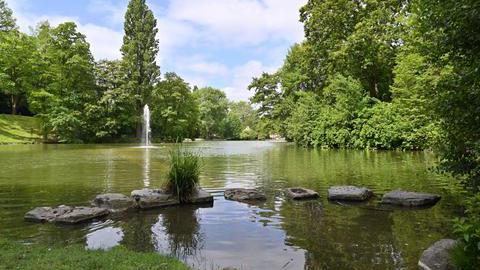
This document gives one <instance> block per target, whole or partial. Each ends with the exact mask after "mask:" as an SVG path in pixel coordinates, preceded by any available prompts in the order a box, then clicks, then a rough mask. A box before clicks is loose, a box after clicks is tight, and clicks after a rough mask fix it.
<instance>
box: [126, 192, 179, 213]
mask: <svg viewBox="0 0 480 270" xmlns="http://www.w3.org/2000/svg"><path fill="white" fill-rule="evenodd" d="M131 197H132V199H133V202H134V206H135V207H136V208H140V209H148V208H154V207H163V206H169V205H175V204H180V201H179V200H178V199H177V198H175V197H174V196H173V195H172V194H171V193H167V192H166V191H164V190H163V189H149V188H144V189H140V190H134V191H132V193H131Z"/></svg>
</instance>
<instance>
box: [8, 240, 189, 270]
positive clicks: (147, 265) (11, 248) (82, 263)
mask: <svg viewBox="0 0 480 270" xmlns="http://www.w3.org/2000/svg"><path fill="white" fill-rule="evenodd" d="M0 250H2V252H1V254H0V261H1V262H2V265H1V266H0V268H1V269H25V270H28V269H32V270H33V269H35V270H47V269H63V270H67V269H105V270H107V269H121V270H134V269H165V270H166V269H169V270H170V269H175V270H183V269H185V270H186V269H189V268H188V267H187V266H186V265H184V264H183V263H181V262H180V261H178V260H176V259H174V258H171V257H167V256H164V255H159V254H157V253H138V252H133V251H129V250H127V249H126V248H124V247H122V246H118V247H115V248H113V249H111V250H108V251H102V250H86V249H85V247H83V246H80V245H72V246H66V247H49V246H43V245H38V244H33V245H24V244H20V243H14V242H10V241H7V240H0Z"/></svg>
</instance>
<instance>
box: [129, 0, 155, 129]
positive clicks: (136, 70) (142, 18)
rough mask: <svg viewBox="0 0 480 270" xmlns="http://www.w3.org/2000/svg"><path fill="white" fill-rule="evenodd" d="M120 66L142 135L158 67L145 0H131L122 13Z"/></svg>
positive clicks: (153, 20) (153, 21) (151, 24)
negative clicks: (144, 111)
mask: <svg viewBox="0 0 480 270" xmlns="http://www.w3.org/2000/svg"><path fill="white" fill-rule="evenodd" d="M124 31H125V35H124V37H123V45H122V48H121V49H120V50H121V51H122V56H123V58H122V66H123V69H124V72H125V76H126V82H125V87H126V89H127V90H128V92H129V93H130V95H131V96H133V97H134V98H135V114H134V115H135V116H136V135H137V138H139V137H140V135H141V120H140V115H141V111H142V108H143V106H144V105H145V104H147V103H149V102H150V100H151V94H152V90H153V86H154V85H155V84H156V83H157V82H158V80H159V77H160V69H159V67H158V66H157V63H156V57H157V53H158V40H157V38H156V35H157V32H158V29H157V20H156V19H155V17H154V15H153V12H152V11H151V10H150V9H149V8H148V6H147V4H146V3H145V0H130V2H129V3H128V7H127V12H126V13H125V23H124Z"/></svg>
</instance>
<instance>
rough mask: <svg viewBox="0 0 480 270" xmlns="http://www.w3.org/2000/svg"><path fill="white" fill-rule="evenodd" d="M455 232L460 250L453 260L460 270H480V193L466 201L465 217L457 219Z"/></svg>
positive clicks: (455, 253)
mask: <svg viewBox="0 0 480 270" xmlns="http://www.w3.org/2000/svg"><path fill="white" fill-rule="evenodd" d="M454 232H455V234H456V235H457V236H458V237H459V240H460V245H459V249H457V250H455V251H454V253H453V259H454V261H455V263H456V265H457V266H458V267H459V268H460V269H464V270H470V269H472V270H473V269H480V193H479V194H476V195H474V196H472V197H470V198H469V199H467V201H466V208H465V217H462V218H456V219H455V224H454Z"/></svg>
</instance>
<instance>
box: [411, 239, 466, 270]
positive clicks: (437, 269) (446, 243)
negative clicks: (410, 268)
mask: <svg viewBox="0 0 480 270" xmlns="http://www.w3.org/2000/svg"><path fill="white" fill-rule="evenodd" d="M456 244H457V241H455V240H453V239H442V240H439V241H437V242H435V243H434V244H433V245H432V246H430V247H429V248H428V249H426V250H425V251H424V252H423V253H422V256H421V257H420V260H419V261H418V266H419V267H420V269H423V270H453V269H455V266H454V265H453V263H452V260H451V257H450V254H449V251H450V250H451V249H452V248H454V247H455V245H456Z"/></svg>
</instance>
